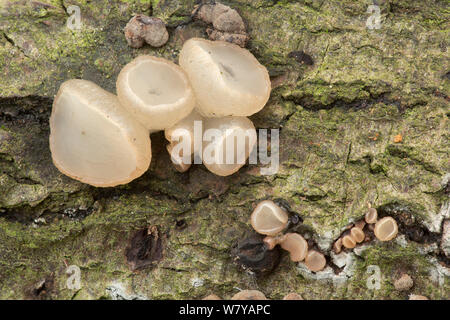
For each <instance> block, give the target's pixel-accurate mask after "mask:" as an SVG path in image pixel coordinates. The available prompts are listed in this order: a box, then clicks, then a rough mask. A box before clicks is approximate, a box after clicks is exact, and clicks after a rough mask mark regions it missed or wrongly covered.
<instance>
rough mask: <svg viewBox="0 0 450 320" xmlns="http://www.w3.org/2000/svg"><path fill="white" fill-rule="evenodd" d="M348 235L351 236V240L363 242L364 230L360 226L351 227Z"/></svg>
mask: <svg viewBox="0 0 450 320" xmlns="http://www.w3.org/2000/svg"><path fill="white" fill-rule="evenodd" d="M350 235H351V237H352V238H353V240H355V241H356V242H357V243H361V242H363V241H364V238H365V235H364V232H363V231H362V230H361V229H360V228H357V227H353V228H352V229H351V230H350Z"/></svg>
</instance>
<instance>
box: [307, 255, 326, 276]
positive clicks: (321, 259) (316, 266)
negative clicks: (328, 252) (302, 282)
mask: <svg viewBox="0 0 450 320" xmlns="http://www.w3.org/2000/svg"><path fill="white" fill-rule="evenodd" d="M326 264H327V260H326V259H325V256H324V255H323V254H322V253H320V252H317V251H315V250H310V251H309V252H308V254H307V255H306V258H305V265H306V267H307V268H308V269H309V270H311V271H313V272H318V271H321V270H323V268H325V266H326Z"/></svg>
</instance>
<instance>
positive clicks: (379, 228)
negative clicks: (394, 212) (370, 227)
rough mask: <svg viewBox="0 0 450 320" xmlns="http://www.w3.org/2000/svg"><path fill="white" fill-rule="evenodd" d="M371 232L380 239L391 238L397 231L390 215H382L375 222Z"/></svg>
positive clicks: (395, 223) (386, 239)
mask: <svg viewBox="0 0 450 320" xmlns="http://www.w3.org/2000/svg"><path fill="white" fill-rule="evenodd" d="M373 232H374V233H375V236H376V237H377V238H378V240H380V241H389V240H392V239H394V238H395V237H396V236H397V233H398V226H397V222H396V221H395V220H394V218H392V217H384V218H383V219H381V220H378V222H377V223H376V224H375V229H374V231H373Z"/></svg>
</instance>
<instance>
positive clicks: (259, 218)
mask: <svg viewBox="0 0 450 320" xmlns="http://www.w3.org/2000/svg"><path fill="white" fill-rule="evenodd" d="M250 223H251V225H252V227H253V229H254V230H255V231H256V232H257V233H259V234H262V235H265V236H266V237H265V238H264V239H263V241H264V243H265V244H266V246H267V248H268V249H269V250H272V249H273V248H275V246H276V245H279V246H280V247H281V248H282V249H284V250H286V251H288V252H289V255H290V258H291V260H292V261H294V262H302V261H304V264H305V266H306V267H307V268H308V269H309V270H311V271H313V272H318V271H321V270H323V269H324V268H325V265H326V263H327V261H326V259H325V256H324V255H323V254H322V253H320V252H319V251H316V250H308V242H307V241H306V240H305V238H303V237H302V236H301V235H300V234H298V233H293V232H288V233H284V234H283V231H284V230H285V229H286V227H287V225H288V223H289V216H288V213H287V212H286V210H284V209H283V208H281V207H280V206H278V205H277V204H276V203H275V202H273V201H271V200H264V201H261V202H260V203H259V204H258V205H257V206H256V208H255V210H253V212H252V215H251V217H250Z"/></svg>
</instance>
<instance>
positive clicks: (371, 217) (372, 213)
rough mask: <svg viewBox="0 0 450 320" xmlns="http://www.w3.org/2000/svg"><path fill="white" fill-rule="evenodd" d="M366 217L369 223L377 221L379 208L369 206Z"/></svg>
mask: <svg viewBox="0 0 450 320" xmlns="http://www.w3.org/2000/svg"><path fill="white" fill-rule="evenodd" d="M364 218H365V220H366V222H367V223H376V222H377V219H378V213H377V209H375V208H369V210H368V211H367V213H366V216H365V217H364Z"/></svg>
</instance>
